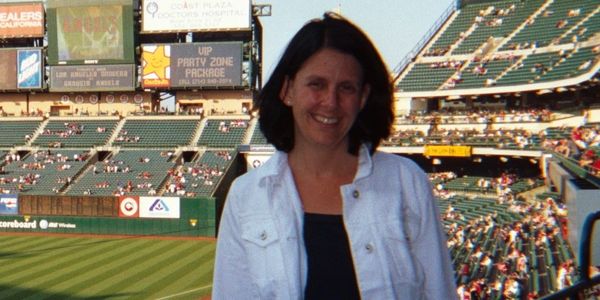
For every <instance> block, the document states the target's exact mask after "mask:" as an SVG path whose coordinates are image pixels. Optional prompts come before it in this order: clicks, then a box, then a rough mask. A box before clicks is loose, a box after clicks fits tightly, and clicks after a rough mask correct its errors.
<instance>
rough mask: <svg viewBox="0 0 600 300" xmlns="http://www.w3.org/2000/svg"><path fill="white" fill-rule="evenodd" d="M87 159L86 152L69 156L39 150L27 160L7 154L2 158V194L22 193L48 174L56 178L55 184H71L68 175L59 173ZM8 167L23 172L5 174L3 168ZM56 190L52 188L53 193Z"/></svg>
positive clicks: (13, 154)
mask: <svg viewBox="0 0 600 300" xmlns="http://www.w3.org/2000/svg"><path fill="white" fill-rule="evenodd" d="M88 157H89V153H88V152H82V153H74V154H72V155H71V156H70V155H66V154H63V153H60V152H55V151H52V150H40V151H35V152H33V153H30V154H29V155H28V156H27V159H25V160H22V159H21V155H20V154H19V153H18V152H13V153H8V154H6V155H5V157H4V165H3V166H2V170H3V172H2V175H5V176H2V177H0V186H4V187H2V193H5V194H9V193H14V192H23V191H24V190H25V188H26V187H27V186H33V185H36V184H38V183H39V181H40V180H41V179H42V178H43V177H45V176H48V174H53V175H54V177H56V183H58V184H60V185H65V184H67V185H68V184H70V183H71V179H72V178H71V176H68V175H65V176H60V174H61V171H66V170H70V169H71V167H72V164H71V162H75V161H76V162H83V161H86V160H87V159H88ZM10 165H16V168H15V167H11V169H13V170H23V171H24V172H20V171H19V172H9V173H8V174H7V172H6V171H5V170H6V169H5V167H7V166H10ZM58 190H59V188H58V187H55V188H54V191H55V192H56V191H58Z"/></svg>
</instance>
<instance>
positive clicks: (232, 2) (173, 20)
mask: <svg viewBox="0 0 600 300" xmlns="http://www.w3.org/2000/svg"><path fill="white" fill-rule="evenodd" d="M250 19H251V5H250V0H144V1H142V30H141V32H142V33H150V32H193V31H222V30H250Z"/></svg>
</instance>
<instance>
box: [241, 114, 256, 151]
mask: <svg viewBox="0 0 600 300" xmlns="http://www.w3.org/2000/svg"><path fill="white" fill-rule="evenodd" d="M257 126H258V118H252V119H250V121H249V122H248V129H247V130H246V133H245V135H244V139H243V140H242V144H244V145H250V142H251V141H252V135H253V134H254V130H256V129H257Z"/></svg>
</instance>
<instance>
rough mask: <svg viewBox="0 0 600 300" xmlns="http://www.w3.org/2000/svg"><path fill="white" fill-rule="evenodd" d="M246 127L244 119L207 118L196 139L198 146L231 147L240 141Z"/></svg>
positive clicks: (246, 122)
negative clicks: (200, 133) (198, 137)
mask: <svg viewBox="0 0 600 300" xmlns="http://www.w3.org/2000/svg"><path fill="white" fill-rule="evenodd" d="M247 128H248V120H244V119H209V120H207V123H206V126H205V127H204V130H203V131H202V135H201V136H200V139H199V140H198V146H207V147H216V148H233V147H236V146H237V145H239V144H241V143H242V140H243V138H244V136H245V134H246V129H247Z"/></svg>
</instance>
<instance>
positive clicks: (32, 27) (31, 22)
mask: <svg viewBox="0 0 600 300" xmlns="http://www.w3.org/2000/svg"><path fill="white" fill-rule="evenodd" d="M43 36H44V5H43V4H42V3H41V2H40V3H11V4H5V5H0V38H20V37H43Z"/></svg>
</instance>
